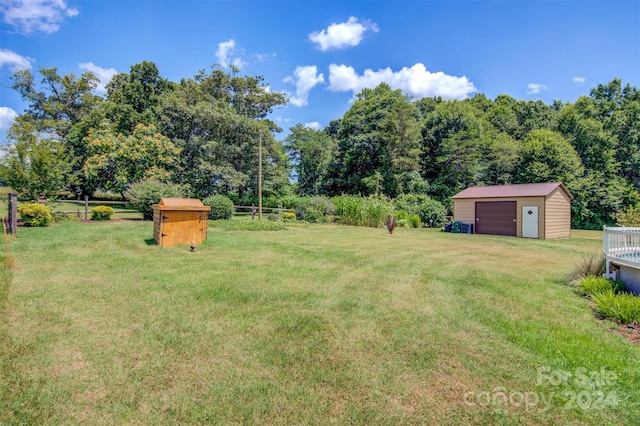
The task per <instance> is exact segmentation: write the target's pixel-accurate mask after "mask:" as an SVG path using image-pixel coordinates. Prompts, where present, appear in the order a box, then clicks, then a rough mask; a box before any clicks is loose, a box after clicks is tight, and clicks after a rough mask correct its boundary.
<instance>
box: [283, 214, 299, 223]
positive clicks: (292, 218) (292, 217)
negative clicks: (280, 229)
mask: <svg viewBox="0 0 640 426" xmlns="http://www.w3.org/2000/svg"><path fill="white" fill-rule="evenodd" d="M295 220H296V214H295V213H294V212H283V213H282V221H283V222H293V221H295Z"/></svg>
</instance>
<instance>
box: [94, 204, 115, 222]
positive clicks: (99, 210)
mask: <svg viewBox="0 0 640 426" xmlns="http://www.w3.org/2000/svg"><path fill="white" fill-rule="evenodd" d="M113 213H114V211H113V208H112V207H109V206H96V207H94V208H92V209H91V220H111V216H113Z"/></svg>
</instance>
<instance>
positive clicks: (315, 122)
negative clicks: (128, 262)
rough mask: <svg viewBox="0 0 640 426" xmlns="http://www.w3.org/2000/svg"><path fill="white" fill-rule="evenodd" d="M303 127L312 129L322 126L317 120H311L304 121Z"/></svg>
mask: <svg viewBox="0 0 640 426" xmlns="http://www.w3.org/2000/svg"><path fill="white" fill-rule="evenodd" d="M304 127H306V128H308V129H313V130H320V129H321V128H322V126H321V125H320V123H318V122H317V121H312V122H311V123H304Z"/></svg>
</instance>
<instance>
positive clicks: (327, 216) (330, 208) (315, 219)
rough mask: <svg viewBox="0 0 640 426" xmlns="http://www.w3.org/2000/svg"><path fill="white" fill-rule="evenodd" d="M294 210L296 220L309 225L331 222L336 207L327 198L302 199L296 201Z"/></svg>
mask: <svg viewBox="0 0 640 426" xmlns="http://www.w3.org/2000/svg"><path fill="white" fill-rule="evenodd" d="M285 208H286V207H285ZM289 208H290V207H289ZM295 210H296V219H298V220H302V221H305V222H310V223H326V222H330V221H331V218H332V217H333V215H334V214H335V212H336V206H335V204H333V203H332V202H331V200H329V199H328V198H324V197H313V198H311V197H304V198H301V199H299V200H298V202H297V206H296V207H295Z"/></svg>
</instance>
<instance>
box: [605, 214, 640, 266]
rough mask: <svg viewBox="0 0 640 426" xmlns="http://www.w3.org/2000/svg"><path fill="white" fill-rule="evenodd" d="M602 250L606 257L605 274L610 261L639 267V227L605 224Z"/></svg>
mask: <svg viewBox="0 0 640 426" xmlns="http://www.w3.org/2000/svg"><path fill="white" fill-rule="evenodd" d="M602 251H603V253H604V255H605V256H606V258H607V276H609V275H610V272H611V271H610V264H611V263H612V262H613V263H614V264H618V265H624V266H628V267H631V268H637V269H640V228H626V227H620V228H614V227H608V226H605V227H604V235H603V237H602Z"/></svg>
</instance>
